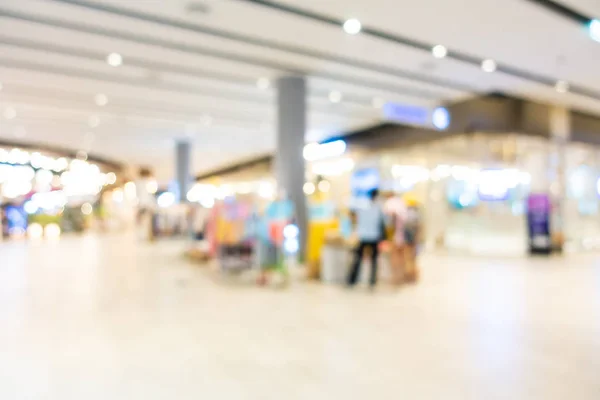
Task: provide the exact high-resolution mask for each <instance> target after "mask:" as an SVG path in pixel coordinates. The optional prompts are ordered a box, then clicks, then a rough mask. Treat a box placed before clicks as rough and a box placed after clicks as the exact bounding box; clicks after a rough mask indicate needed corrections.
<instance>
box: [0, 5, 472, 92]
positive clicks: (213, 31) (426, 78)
mask: <svg viewBox="0 0 600 400" xmlns="http://www.w3.org/2000/svg"><path fill="white" fill-rule="evenodd" d="M48 1H51V2H56V3H63V4H70V5H73V6H78V7H81V8H84V9H88V10H92V11H98V12H103V13H106V14H110V15H116V16H119V17H126V18H131V19H135V20H139V21H144V22H148V23H153V24H158V25H162V26H167V27H171V28H175V29H179V30H185V31H188V32H193V33H195V34H202V35H209V36H213V37H217V38H221V39H226V40H230V41H233V42H237V43H244V44H247V45H252V46H257V47H260V48H264V49H270V50H279V51H282V52H286V53H290V54H295V55H298V56H303V57H309V58H313V59H318V60H322V61H329V62H333V63H336V64H339V65H345V66H348V67H353V68H357V69H362V70H367V71H370V72H378V73H381V74H384V75H389V76H394V77H398V78H404V79H411V80H416V81H420V82H423V83H429V84H432V85H435V86H439V87H445V88H449V89H454V90H459V91H463V92H477V89H475V88H474V87H473V86H471V85H468V84H465V83H461V82H455V81H452V80H448V79H443V78H437V77H433V76H430V75H424V74H418V73H415V72H412V71H408V70H402V69H400V68H395V67H389V66H386V65H382V64H377V63H374V62H370V61H362V60H358V59H355V58H351V57H345V56H341V55H337V54H333V53H330V52H325V51H318V50H313V49H310V48H307V47H302V46H296V45H291V44H286V43H282V42H280V41H275V40H269V39H264V38H260V37H257V36H251V35H248V34H242V33H236V32H233V31H226V30H224V29H220V28H214V27H209V26H205V25H199V24H193V23H189V22H187V21H184V20H180V19H175V18H169V17H165V16H162V15H155V14H152V13H146V12H141V11H135V10H132V9H129V8H123V7H117V6H113V5H109V4H104V3H98V2H93V1H83V0H48ZM1 12H3V10H0V15H1ZM282 69H285V68H282ZM291 69H292V70H295V71H296V73H302V74H304V75H310V71H298V68H295V67H291Z"/></svg>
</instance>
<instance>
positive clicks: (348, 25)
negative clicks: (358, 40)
mask: <svg viewBox="0 0 600 400" xmlns="http://www.w3.org/2000/svg"><path fill="white" fill-rule="evenodd" d="M361 29H362V24H361V23H360V21H359V20H357V19H356V18H350V19H349V20H347V21H346V22H344V31H346V33H347V34H349V35H356V34H357V33H359V32H360V31H361Z"/></svg>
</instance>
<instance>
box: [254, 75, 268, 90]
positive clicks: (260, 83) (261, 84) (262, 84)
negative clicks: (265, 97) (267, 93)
mask: <svg viewBox="0 0 600 400" xmlns="http://www.w3.org/2000/svg"><path fill="white" fill-rule="evenodd" d="M256 86H257V87H258V88H259V89H260V90H267V89H268V88H269V87H270V86H271V82H270V81H269V79H267V78H259V79H258V80H257V81H256Z"/></svg>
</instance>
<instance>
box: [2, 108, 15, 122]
mask: <svg viewBox="0 0 600 400" xmlns="http://www.w3.org/2000/svg"><path fill="white" fill-rule="evenodd" d="M16 117H17V110H15V109H14V108H12V107H7V108H6V109H5V110H4V118H6V119H15V118H16Z"/></svg>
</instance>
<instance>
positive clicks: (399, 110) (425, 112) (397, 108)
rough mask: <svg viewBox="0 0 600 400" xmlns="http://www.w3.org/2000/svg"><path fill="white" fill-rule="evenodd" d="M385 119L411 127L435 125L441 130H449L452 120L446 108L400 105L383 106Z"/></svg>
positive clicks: (389, 104) (388, 104) (387, 104)
mask: <svg viewBox="0 0 600 400" xmlns="http://www.w3.org/2000/svg"><path fill="white" fill-rule="evenodd" d="M383 118H384V119H386V120H388V121H394V122H399V123H404V124H411V125H433V126H434V127H435V128H436V129H439V130H445V129H447V128H448V126H450V120H451V117H450V112H449V111H448V110H447V109H446V108H444V107H437V108H435V109H433V110H431V109H429V108H427V107H419V106H411V105H406V104H398V103H386V104H385V105H384V106H383Z"/></svg>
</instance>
